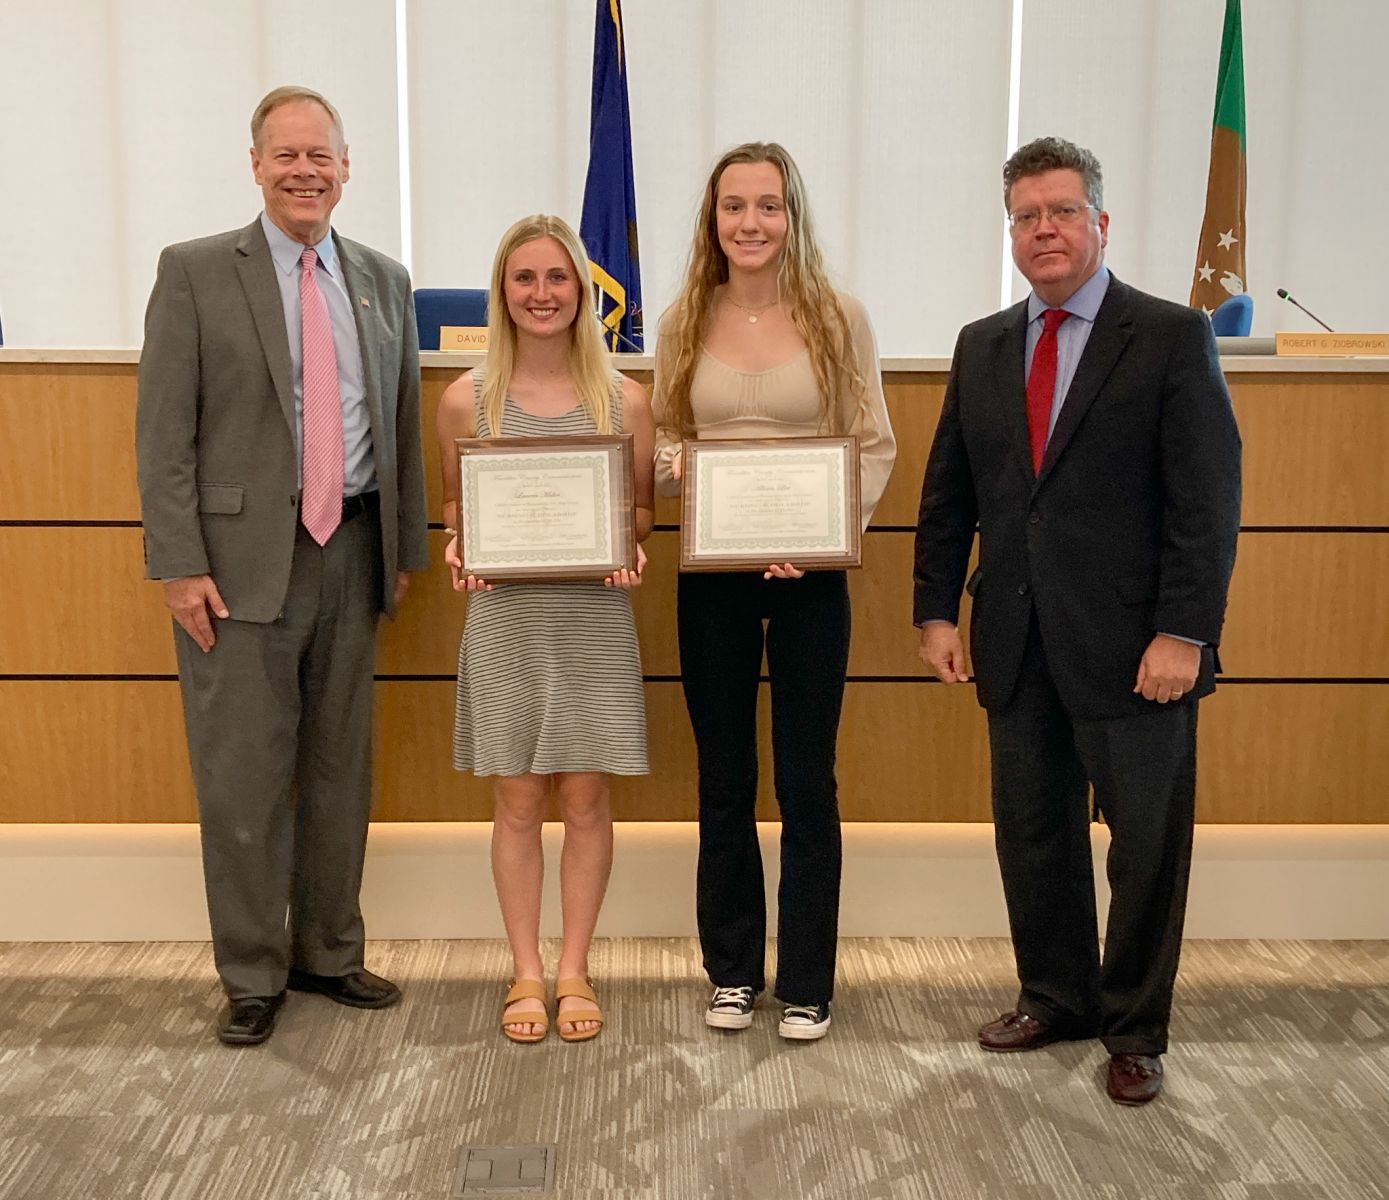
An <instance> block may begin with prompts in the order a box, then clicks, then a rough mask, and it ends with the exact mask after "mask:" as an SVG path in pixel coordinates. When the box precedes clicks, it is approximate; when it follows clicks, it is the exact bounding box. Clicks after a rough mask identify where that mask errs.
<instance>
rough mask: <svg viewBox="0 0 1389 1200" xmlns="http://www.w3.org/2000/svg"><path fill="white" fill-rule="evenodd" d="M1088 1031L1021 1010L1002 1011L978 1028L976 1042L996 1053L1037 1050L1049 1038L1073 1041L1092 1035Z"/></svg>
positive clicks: (1046, 1042)
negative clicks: (996, 1017) (1037, 1016)
mask: <svg viewBox="0 0 1389 1200" xmlns="http://www.w3.org/2000/svg"><path fill="white" fill-rule="evenodd" d="M1092 1036H1093V1034H1091V1033H1090V1032H1088V1031H1083V1030H1078V1029H1073V1028H1071V1027H1070V1026H1065V1025H1051V1024H1048V1023H1047V1022H1046V1021H1039V1020H1037V1018H1036V1017H1030V1016H1028V1015H1027V1013H1024V1012H1016V1011H1014V1012H1006V1013H1004V1014H1003V1015H1002V1016H1001V1017H999V1018H998V1019H997V1020H995V1021H990V1022H989V1023H988V1024H987V1025H985V1026H984V1027H983V1028H982V1029H980V1030H979V1044H980V1045H981V1046H982V1047H983V1048H984V1049H985V1050H992V1051H994V1053H996V1054H1008V1053H1011V1052H1013V1051H1017V1050H1040V1049H1041V1048H1042V1047H1043V1046H1050V1045H1051V1044H1052V1043H1053V1042H1073V1041H1080V1040H1082V1039H1084V1038H1088V1037H1092Z"/></svg>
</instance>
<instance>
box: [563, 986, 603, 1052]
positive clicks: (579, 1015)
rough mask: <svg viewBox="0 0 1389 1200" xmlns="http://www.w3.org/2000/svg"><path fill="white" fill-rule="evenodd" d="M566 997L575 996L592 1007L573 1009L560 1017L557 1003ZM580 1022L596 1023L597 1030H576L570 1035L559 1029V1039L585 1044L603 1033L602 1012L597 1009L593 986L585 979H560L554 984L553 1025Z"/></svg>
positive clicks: (596, 998)
mask: <svg viewBox="0 0 1389 1200" xmlns="http://www.w3.org/2000/svg"><path fill="white" fill-rule="evenodd" d="M567 996H577V997H578V998H579V999H580V1000H587V1001H588V1002H589V1004H591V1005H592V1006H593V1007H592V1008H574V1009H570V1010H569V1011H567V1012H565V1013H564V1014H563V1015H561V1014H560V1011H559V1002H560V1001H561V1000H563V999H564V998H565V997H567ZM580 1021H597V1022H598V1028H597V1029H576V1030H574V1031H573V1032H572V1033H565V1032H564V1030H563V1029H561V1030H560V1031H559V1036H560V1038H561V1039H562V1040H563V1041H566V1042H586V1041H588V1040H589V1039H590V1038H596V1037H597V1036H598V1035H599V1034H600V1033H602V1032H603V1010H602V1009H600V1008H599V1007H598V997H597V996H596V995H594V992H593V985H592V984H591V983H590V982H589V981H588V980H587V979H577V978H575V979H561V980H560V981H559V982H558V983H556V984H555V1023H556V1024H557V1025H577V1024H578V1023H579V1022H580Z"/></svg>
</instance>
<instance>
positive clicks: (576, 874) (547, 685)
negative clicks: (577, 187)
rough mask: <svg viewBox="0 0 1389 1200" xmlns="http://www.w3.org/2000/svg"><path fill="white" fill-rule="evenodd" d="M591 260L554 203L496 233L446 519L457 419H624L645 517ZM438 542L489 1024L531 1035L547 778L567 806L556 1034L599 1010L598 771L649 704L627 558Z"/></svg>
mask: <svg viewBox="0 0 1389 1200" xmlns="http://www.w3.org/2000/svg"><path fill="white" fill-rule="evenodd" d="M591 295H592V284H591V282H590V275H589V270H588V260H587V257H586V256H585V254H584V251H583V247H582V244H581V243H580V241H579V239H578V237H577V236H576V235H575V233H574V231H573V230H572V229H571V228H570V227H569V226H568V225H567V224H565V222H563V221H561V220H560V219H559V218H558V217H549V216H535V217H527V218H525V219H523V220H521V221H518V222H517V223H516V224H515V225H513V226H512V227H511V229H509V230H508V231H507V233H506V235H505V236H504V237H503V238H502V242H501V245H500V246H499V247H498V248H497V255H496V259H495V261H494V263H493V267H492V282H491V291H490V293H489V296H488V319H487V325H488V348H487V359H486V363H485V365H484V366H482V367H478V368H475V369H474V370H472V371H469V372H468V373H467V374H465V375H463V376H462V377H461V378H460V379H458V380H457V381H456V382H455V383H453V384H452V385H451V386H450V387H449V388H448V389H447V390H446V391H445V392H444V394H443V397H442V398H441V400H440V403H439V412H438V433H439V448H440V459H441V461H442V464H443V475H444V524H445V526H447V527H448V528H449V529H450V530H452V529H453V528H455V527H456V525H457V516H458V463H457V459H456V457H455V450H454V439H455V438H458V437H543V436H566V435H573V434H592V433H605V434H606V433H629V434H631V435H632V437H633V440H634V447H633V449H634V451H635V461H636V493H635V500H636V506H635V507H636V511H635V514H634V515H635V521H636V528H637V536H638V538H645V537H646V535H647V534H648V533H649V532H650V531H651V520H652V510H653V499H652V450H653V445H654V440H655V430H654V424H653V421H652V417H651V409H650V406H649V405H648V403H647V400H646V394H645V392H644V391H643V390H642V388H641V387H640V386H639V385H638V384H636V383H635V382H633V381H632V380H630V379H627V378H625V377H623V376H621V375H619V374H617V373H616V372H615V371H614V370H613V369H612V365H611V362H610V360H609V358H608V354H607V350H606V349H605V347H604V345H603V339H602V335H601V332H600V328H599V324H598V319H597V317H596V316H595V314H594V311H593V308H592V304H591V301H590V297H591ZM444 557H445V559H446V561H447V562H448V564H449V570H450V571H451V573H452V576H453V587H454V590H455V591H462V592H466V593H467V594H468V613H467V618H466V622H465V625H464V630H463V641H462V645H461V647H460V648H459V656H458V698H457V712H456V716H455V722H454V752H453V765H454V767H455V769H457V770H460V771H472V772H473V773H474V774H476V775H478V776H490V777H492V779H493V785H492V787H493V796H494V802H495V811H494V824H493V828H492V876H493V880H494V882H495V884H496V888H497V899H498V901H499V902H500V904H501V910H502V919H503V922H504V923H505V925H506V933H507V938H508V940H509V941H510V943H511V953H512V959H513V972H514V974H513V982H512V986H511V988H510V989H509V990H508V992H507V996H506V1003H505V1008H504V1011H503V1014H502V1032H503V1033H504V1034H505V1035H506V1036H507V1037H508V1038H510V1039H511V1040H512V1041H516V1042H534V1041H540V1040H541V1039H542V1038H543V1037H544V1036H545V1034H546V1032H547V1029H548V1026H549V1018H548V1015H547V1009H546V1004H545V1001H546V989H545V984H544V972H543V967H542V963H541V960H540V890H541V879H542V877H543V874H544V855H543V852H542V849H541V840H540V831H541V824H542V822H543V821H544V818H545V813H546V810H547V808H548V804H549V795H550V793H551V791H552V790H553V792H554V794H555V796H556V797H557V799H558V801H559V809H560V813H561V816H562V817H563V819H564V851H563V854H562V855H561V858H560V894H561V899H562V905H563V945H562V947H561V950H560V959H559V965H558V973H557V983H556V989H555V995H556V1005H557V1007H556V1013H555V1019H556V1022H557V1024H558V1030H559V1035H560V1037H562V1038H563V1039H564V1040H566V1041H583V1040H586V1039H588V1038H591V1037H594V1036H596V1035H597V1033H598V1032H599V1030H600V1029H601V1028H602V1024H603V1015H602V1012H601V1010H600V1009H599V1007H598V1003H597V999H596V997H595V996H594V993H593V990H592V986H591V984H590V983H589V981H588V950H589V942H590V940H591V939H592V936H593V930H594V927H595V925H596V924H597V921H598V910H599V907H600V906H601V904H602V901H603V893H604V891H605V890H606V888H607V882H608V872H609V869H610V867H611V865H612V815H611V813H610V811H609V807H608V777H609V776H610V775H641V774H645V773H646V770H647V765H646V708H645V698H644V692H643V687H642V673H641V659H640V655H639V653H638V648H637V636H636V628H635V626H634V624H633V621H632V606H631V602H630V599H629V591H630V589H631V588H633V587H635V586H637V585H638V584H639V583H640V582H641V575H640V570H641V567H642V565H643V564H644V562H645V557H644V555H643V554H642V552H641V551H640V550H638V559H637V571H635V572H629V571H627V570H625V569H624V570H621V571H618V572H616V573H614V574H613V575H612V576H610V577H609V578H607V579H605V580H603V581H602V582H596V581H595V582H591V583H588V582H554V583H533V584H525V583H513V584H496V585H493V584H490V583H488V582H487V581H486V580H484V579H479V578H477V577H476V576H473V575H468V574H464V572H463V569H462V562H461V559H460V557H459V553H458V539H457V535H456V534H455V535H454V537H453V538H452V539H451V540H450V541H449V544H448V548H447V550H446V551H445V554H444Z"/></svg>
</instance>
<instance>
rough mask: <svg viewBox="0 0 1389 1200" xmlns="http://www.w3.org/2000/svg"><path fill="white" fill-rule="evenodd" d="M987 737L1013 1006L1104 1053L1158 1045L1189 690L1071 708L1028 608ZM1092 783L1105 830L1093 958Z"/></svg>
mask: <svg viewBox="0 0 1389 1200" xmlns="http://www.w3.org/2000/svg"><path fill="white" fill-rule="evenodd" d="M1136 670H1137V664H1135V671H1136ZM989 748H990V756H991V761H992V767H993V810H994V823H995V824H994V830H995V838H996V842H997V846H998V862H999V868H1000V870H1001V872H1002V875H1003V890H1004V894H1005V896H1006V898H1007V902H1008V921H1009V925H1010V927H1011V929H1012V935H1013V949H1014V952H1015V954H1016V956H1017V964H1018V979H1019V982H1020V983H1021V985H1022V990H1021V993H1020V995H1019V998H1018V1005H1017V1007H1018V1009H1019V1011H1021V1012H1024V1013H1027V1014H1029V1015H1030V1016H1033V1017H1036V1018H1037V1019H1038V1020H1041V1021H1046V1022H1048V1023H1050V1024H1054V1025H1058V1026H1062V1027H1065V1028H1066V1029H1068V1030H1070V1031H1072V1032H1074V1033H1077V1034H1087V1033H1098V1034H1099V1035H1100V1039H1101V1040H1102V1041H1103V1043H1104V1046H1105V1049H1106V1050H1108V1051H1109V1053H1111V1054H1161V1053H1163V1052H1164V1051H1165V1050H1166V1049H1167V1023H1168V1017H1169V1015H1170V1013H1171V1009H1172V986H1173V983H1174V981H1175V980H1176V976H1177V959H1178V956H1179V954H1180V952H1181V943H1182V923H1183V920H1184V917H1185V913H1186V891H1187V879H1188V876H1189V875H1190V871H1191V836H1192V823H1193V820H1194V812H1195V795H1196V704H1195V702H1194V701H1188V702H1184V703H1182V702H1179V703H1175V704H1165V705H1157V704H1154V705H1153V709H1152V711H1151V712H1149V713H1143V714H1140V715H1137V716H1132V717H1120V718H1115V719H1111V720H1078V719H1075V718H1073V717H1071V716H1070V715H1069V714H1068V713H1067V712H1066V708H1065V705H1064V704H1063V703H1062V701H1061V698H1060V696H1059V695H1058V694H1057V692H1056V688H1055V686H1054V684H1053V683H1052V678H1051V673H1050V671H1049V670H1048V668H1047V660H1046V652H1045V649H1044V647H1043V645H1042V640H1041V637H1040V635H1039V633H1038V629H1037V622H1036V618H1035V617H1034V618H1033V621H1032V628H1031V630H1030V632H1029V634H1028V641H1027V650H1026V653H1025V655H1024V660H1023V667H1022V673H1021V675H1020V678H1019V680H1018V684H1017V688H1016V691H1015V692H1014V694H1013V696H1012V698H1011V699H1010V700H1009V702H1008V704H1007V706H1006V707H1004V708H1002V709H998V710H996V711H991V712H990V713H989ZM1090 786H1093V788H1094V795H1095V804H1096V807H1097V808H1098V809H1099V811H1100V813H1101V814H1102V815H1103V817H1104V820H1105V822H1106V823H1107V824H1108V825H1109V829H1110V834H1111V842H1110V849H1109V858H1108V861H1107V872H1108V876H1109V886H1110V892H1111V895H1110V905H1109V923H1108V927H1107V930H1106V934H1105V947H1104V959H1103V962H1101V960H1100V955H1099V938H1098V933H1097V927H1096V914H1095V892H1094V878H1093V871H1092V869H1091V856H1090V801H1089V794H1088V792H1089V787H1090Z"/></svg>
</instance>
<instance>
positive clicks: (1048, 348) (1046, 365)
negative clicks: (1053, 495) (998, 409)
mask: <svg viewBox="0 0 1389 1200" xmlns="http://www.w3.org/2000/svg"><path fill="white" fill-rule="evenodd" d="M1070 315H1071V314H1070V313H1068V312H1067V311H1066V310H1065V309H1064V308H1049V309H1047V310H1046V311H1045V312H1044V313H1043V314H1042V336H1041V337H1040V338H1038V339H1037V348H1036V349H1035V350H1033V351H1032V370H1031V371H1029V372H1028V375H1027V436H1028V440H1029V441H1030V442H1031V443H1032V473H1033V474H1034V475H1036V474H1038V473H1039V472H1040V471H1041V469H1042V455H1044V454H1045V453H1046V450H1047V426H1048V425H1049V424H1050V423H1051V402H1052V400H1053V399H1054V397H1055V395H1056V331H1057V329H1058V328H1059V327H1060V325H1061V322H1062V321H1064V320H1065V319H1066V318H1067V317H1069V316H1070Z"/></svg>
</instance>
